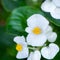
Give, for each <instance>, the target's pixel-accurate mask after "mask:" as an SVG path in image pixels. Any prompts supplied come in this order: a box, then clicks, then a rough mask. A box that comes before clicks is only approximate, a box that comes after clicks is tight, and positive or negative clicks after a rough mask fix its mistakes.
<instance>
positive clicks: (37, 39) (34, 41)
mask: <svg viewBox="0 0 60 60" xmlns="http://www.w3.org/2000/svg"><path fill="white" fill-rule="evenodd" d="M46 40H47V38H46V36H45V35H44V34H40V35H33V34H28V36H27V44H29V45H32V46H42V45H44V43H45V42H46Z"/></svg>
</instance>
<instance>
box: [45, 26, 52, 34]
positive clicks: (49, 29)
mask: <svg viewBox="0 0 60 60" xmlns="http://www.w3.org/2000/svg"><path fill="white" fill-rule="evenodd" d="M52 30H53V29H52V27H51V26H48V27H47V28H46V31H45V33H46V34H47V33H50V32H52Z"/></svg>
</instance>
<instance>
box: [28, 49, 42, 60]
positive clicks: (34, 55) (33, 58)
mask: <svg viewBox="0 0 60 60" xmlns="http://www.w3.org/2000/svg"><path fill="white" fill-rule="evenodd" d="M40 59H41V53H40V51H38V50H36V51H34V52H31V53H30V56H29V57H28V59H27V60H40Z"/></svg>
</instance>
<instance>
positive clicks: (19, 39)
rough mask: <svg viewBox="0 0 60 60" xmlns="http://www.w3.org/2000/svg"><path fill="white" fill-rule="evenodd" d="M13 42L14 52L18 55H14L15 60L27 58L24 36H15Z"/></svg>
mask: <svg viewBox="0 0 60 60" xmlns="http://www.w3.org/2000/svg"><path fill="white" fill-rule="evenodd" d="M14 42H15V43H17V45H16V50H17V51H18V53H17V55H16V58H17V59H22V58H27V57H28V53H29V51H28V47H27V43H26V42H25V38H24V36H16V37H15V38H14Z"/></svg>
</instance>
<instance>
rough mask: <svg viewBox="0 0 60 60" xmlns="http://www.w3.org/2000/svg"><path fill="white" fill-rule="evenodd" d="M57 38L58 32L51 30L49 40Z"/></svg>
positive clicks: (53, 40) (52, 40)
mask: <svg viewBox="0 0 60 60" xmlns="http://www.w3.org/2000/svg"><path fill="white" fill-rule="evenodd" d="M56 38H57V34H56V33H55V32H51V33H50V34H49V36H48V41H49V42H55V41H56Z"/></svg>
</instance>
